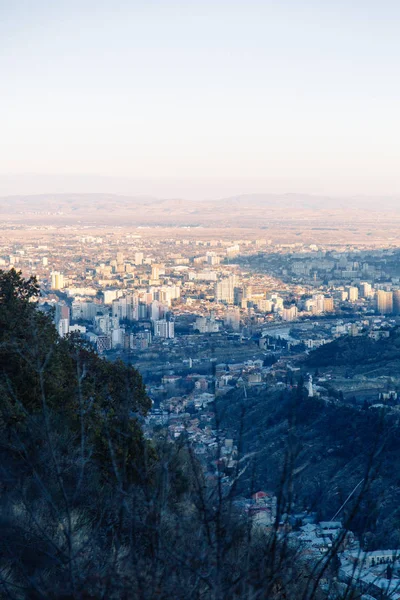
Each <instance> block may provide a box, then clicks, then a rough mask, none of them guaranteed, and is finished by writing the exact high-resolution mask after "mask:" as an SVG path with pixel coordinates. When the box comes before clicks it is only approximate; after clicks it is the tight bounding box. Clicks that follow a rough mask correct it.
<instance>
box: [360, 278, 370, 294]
mask: <svg viewBox="0 0 400 600" xmlns="http://www.w3.org/2000/svg"><path fill="white" fill-rule="evenodd" d="M360 296H361V298H369V297H370V296H372V285H371V284H370V283H368V282H367V281H362V282H361V283H360Z"/></svg>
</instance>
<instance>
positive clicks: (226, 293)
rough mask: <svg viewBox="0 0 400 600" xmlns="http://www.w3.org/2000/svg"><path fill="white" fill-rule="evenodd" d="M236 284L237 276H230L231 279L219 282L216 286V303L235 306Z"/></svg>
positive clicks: (227, 278)
mask: <svg viewBox="0 0 400 600" xmlns="http://www.w3.org/2000/svg"><path fill="white" fill-rule="evenodd" d="M235 284H236V276H235V275H229V277H226V278H225V279H221V281H218V283H217V284H216V285H215V299H216V301H217V302H225V303H226V304H233V303H234V300H235Z"/></svg>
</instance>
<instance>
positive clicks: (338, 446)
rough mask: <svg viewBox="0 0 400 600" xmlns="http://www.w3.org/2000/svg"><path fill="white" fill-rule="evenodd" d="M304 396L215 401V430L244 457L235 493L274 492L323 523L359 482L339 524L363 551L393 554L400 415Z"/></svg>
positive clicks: (398, 516)
mask: <svg viewBox="0 0 400 600" xmlns="http://www.w3.org/2000/svg"><path fill="white" fill-rule="evenodd" d="M306 396H307V395H306V393H305V392H303V391H302V390H294V391H285V392H284V393H277V392H274V393H268V392H265V391H264V392H259V393H257V392H252V391H250V392H248V398H247V399H244V398H243V393H242V391H239V390H238V391H235V392H232V393H231V394H230V395H229V396H226V397H225V398H223V399H219V400H218V402H217V409H218V412H219V414H220V417H221V423H222V425H223V426H224V427H226V428H228V429H229V430H230V431H231V432H232V434H233V435H234V436H235V437H236V439H237V442H238V443H239V444H241V446H242V451H243V453H244V454H249V455H250V456H251V458H250V459H249V462H250V464H249V467H248V469H247V472H246V474H245V480H246V482H245V484H243V485H250V486H252V488H253V489H254V490H255V489H260V488H261V489H264V488H267V489H271V490H275V491H276V492H278V493H279V491H280V489H282V490H283V495H284V498H285V500H286V501H292V502H294V503H295V506H296V509H297V510H299V509H303V508H308V509H312V510H316V511H317V512H318V514H319V516H320V517H321V518H323V519H331V518H332V517H333V515H334V514H335V513H336V511H337V510H338V509H339V507H340V506H341V504H342V502H344V500H345V498H346V497H347V495H348V494H349V493H350V492H351V490H352V489H353V488H354V487H355V486H356V485H357V483H358V482H359V481H360V480H361V479H363V478H365V485H361V486H360V488H359V491H360V490H362V494H361V497H360V496H359V494H358V493H357V494H355V495H354V498H353V500H352V501H351V502H349V504H348V505H347V507H346V510H345V511H344V512H343V514H342V515H341V517H342V518H343V517H346V518H350V517H351V522H350V523H349V528H350V529H353V530H355V531H357V532H358V533H360V534H361V533H362V534H363V535H364V537H365V536H366V538H365V539H366V540H368V543H369V544H370V546H371V547H393V548H398V547H400V509H399V501H400V422H399V417H400V414H399V413H397V412H393V411H392V412H388V413H386V414H382V413H380V412H379V411H377V410H371V409H370V410H362V409H358V408H355V407H352V406H348V405H345V404H340V403H335V402H334V401H332V402H328V403H326V402H324V401H322V400H319V399H317V398H307V397H306ZM288 473H289V474H290V477H288ZM283 480H284V484H282V485H281V484H280V483H279V482H281V481H283ZM358 498H359V506H358V504H357V503H358ZM356 508H357V511H356V514H355V515H352V511H353V510H354V509H356Z"/></svg>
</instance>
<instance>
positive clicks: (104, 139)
mask: <svg viewBox="0 0 400 600" xmlns="http://www.w3.org/2000/svg"><path fill="white" fill-rule="evenodd" d="M399 31H400V2H399V1H395V0H391V1H390V0H380V1H379V2H378V1H377V0H375V1H371V0H364V1H362V0H351V1H349V0H346V1H343V0H318V1H312V0H309V1H306V0H274V1H270V0H264V1H261V0H258V1H256V0H246V1H241V2H238V1H235V0H231V1H229V2H228V1H225V0H214V1H209V0H196V1H193V0H186V1H170V0H163V1H160V0H158V1H157V0H144V1H138V0H131V1H127V0H108V1H101V0H96V1H95V0H79V1H78V0H47V1H45V0H0V109H1V115H2V120H1V121H2V126H1V132H0V193H18V192H22V193H28V192H29V191H32V192H33V193H35V192H40V191H43V192H51V191H71V186H72V188H73V189H74V190H75V191H80V190H79V189H77V187H76V186H77V185H81V184H82V185H83V187H85V189H82V191H102V190H104V191H116V192H129V193H149V194H158V195H186V196H188V197H202V196H207V197H210V196H211V197H212V196H219V195H224V194H227V193H243V192H255V191H258V192H260V191H264V192H293V191H298V192H307V193H320V192H323V193H330V194H341V195H343V194H356V193H359V194H368V193H369V194H380V193H382V194H392V193H393V194H397V193H400V168H399V166H400V35H399ZM28 174H29V176H28ZM20 175H23V176H20ZM47 176H49V177H47ZM78 176H79V177H78ZM100 176H102V177H101V178H100ZM79 182H81V183H79ZM82 182H84V184H83V183H82Z"/></svg>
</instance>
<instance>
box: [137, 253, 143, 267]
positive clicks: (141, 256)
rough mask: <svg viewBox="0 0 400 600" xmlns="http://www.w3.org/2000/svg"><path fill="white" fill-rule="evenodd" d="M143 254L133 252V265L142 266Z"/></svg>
mask: <svg viewBox="0 0 400 600" xmlns="http://www.w3.org/2000/svg"><path fill="white" fill-rule="evenodd" d="M143 258H144V255H143V252H135V265H136V266H140V265H142V264H143Z"/></svg>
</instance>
